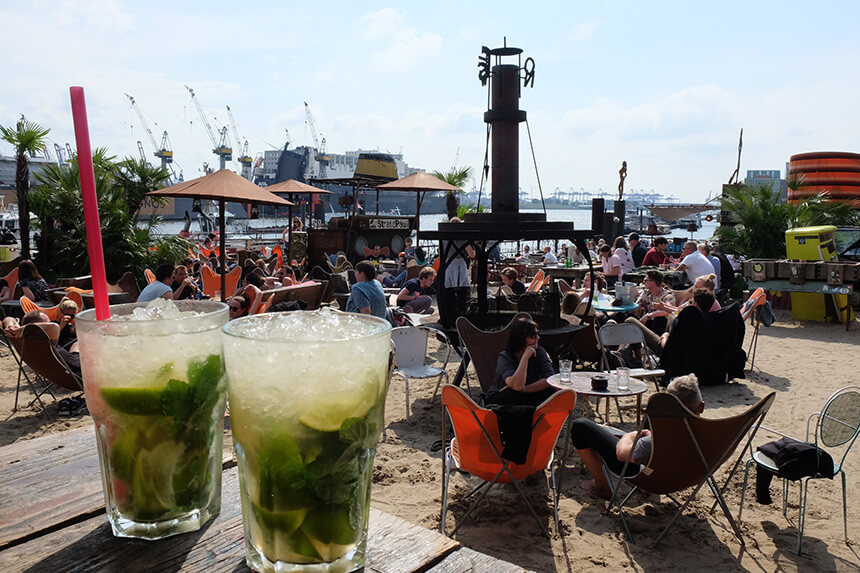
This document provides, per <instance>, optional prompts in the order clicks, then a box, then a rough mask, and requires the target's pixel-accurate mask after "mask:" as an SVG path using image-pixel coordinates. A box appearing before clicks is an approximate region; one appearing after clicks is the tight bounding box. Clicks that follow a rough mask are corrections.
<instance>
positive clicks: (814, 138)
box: [0, 0, 860, 202]
mask: <svg viewBox="0 0 860 573" xmlns="http://www.w3.org/2000/svg"><path fill="white" fill-rule="evenodd" d="M203 6H205V9H203V8H202V7H203ZM858 16H860V3H858V2H848V1H846V2H820V3H814V4H810V3H808V2H793V1H792V2H786V1H782V2H770V1H758V2H735V1H725V2H719V3H716V2H715V3H700V2H621V1H600V0H595V1H592V2H543V3H540V2H539V3H535V4H530V3H521V2H494V3H486V2H481V3H478V2H474V3H467V2H449V1H437V2H432V3H431V2H421V3H418V2H414V3H413V2H399V3H392V4H386V3H375V2H338V1H330V2H325V3H312V2H302V3H297V2H267V1H258V2H255V3H251V4H244V3H237V2H220V1H210V2H207V3H205V5H204V4H201V3H191V2H161V1H157V0H155V1H150V2H123V1H119V0H98V1H93V0H75V1H72V0H52V1H51V2H47V1H41V0H36V1H32V2H13V1H10V0H0V22H2V23H3V26H2V28H3V31H2V35H0V54H2V57H0V125H7V126H11V125H14V123H15V122H16V121H17V119H18V118H19V117H20V115H21V114H24V115H25V116H26V117H27V119H29V120H32V121H35V122H38V123H40V124H42V125H43V126H45V127H48V128H50V129H51V133H50V135H49V139H50V145H49V147H50V148H51V151H52V152H53V143H58V144H60V145H61V146H65V144H66V142H69V143H71V144H72V147H73V148H74V132H73V127H72V116H71V107H70V103H69V92H68V88H69V86H72V85H81V86H84V88H85V91H86V98H87V106H88V114H89V122H90V135H91V143H92V146H93V147H107V148H108V149H109V151H110V152H111V153H112V154H114V155H116V156H118V157H122V156H127V155H133V156H135V157H137V156H138V151H137V141H138V140H141V141H142V142H143V145H144V149H145V150H146V152H147V154H149V155H150V157H151V153H152V151H153V149H152V146H151V144H150V143H149V140H148V139H147V137H146V135H145V133H144V131H143V129H142V128H141V125H140V121H139V120H138V117H137V116H136V115H135V112H134V110H133V109H132V107H131V106H130V104H129V101H128V99H127V98H126V96H125V95H124V94H125V93H128V94H131V95H133V96H134V97H135V99H136V101H137V104H138V105H139V107H140V109H141V111H142V112H143V113H144V115H145V117H146V119H147V121H148V122H149V123H150V126H151V127H152V130H153V132H154V134H155V136H156V138H157V139H158V141H159V142H160V139H161V132H162V131H163V130H167V131H168V133H169V137H170V140H171V143H172V146H173V150H174V154H175V161H176V163H177V164H178V165H180V166H181V168H182V169H183V172H184V176H185V178H186V179H189V178H193V177H197V176H199V175H201V174H202V173H201V169H202V166H203V163H204V162H208V163H209V164H210V165H217V158H216V157H215V156H214V155H213V154H212V153H211V148H212V145H211V142H210V141H209V137H208V136H207V135H206V132H205V130H204V128H203V125H202V122H201V121H200V118H199V116H198V114H197V111H196V109H195V107H194V104H193V102H192V100H191V98H190V96H189V94H188V91H187V90H186V89H185V87H184V86H185V85H188V86H190V87H192V88H193V89H194V91H195V93H196V94H197V97H198V100H199V101H200V103H201V104H202V105H203V106H204V108H205V109H206V112H207V114H208V117H209V121H210V123H211V124H212V126H213V128H216V129H217V128H219V127H220V126H222V125H226V124H228V123H229V119H228V117H227V112H226V108H225V106H227V105H229V106H230V107H231V109H232V110H233V113H234V116H235V119H236V126H237V128H238V131H239V133H240V136H241V137H242V138H243V139H244V138H247V140H248V141H249V143H250V151H251V153H250V154H251V155H252V156H256V155H257V154H258V153H261V152H262V151H264V150H266V149H273V148H281V147H282V146H283V144H284V142H285V139H286V131H285V130H288V131H289V138H290V141H291V146H298V145H312V144H313V141H312V138H311V133H310V131H309V129H308V128H307V125H306V121H305V109H304V103H303V102H308V104H309V105H310V108H311V111H312V114H313V118H314V122H315V124H316V128H317V131H318V132H319V133H320V134H321V136H323V137H325V138H326V141H327V147H328V151H329V152H334V153H342V152H344V151H347V150H354V149H358V148H362V149H378V150H379V151H388V152H395V153H396V152H402V153H403V155H404V159H405V161H407V162H408V163H409V164H410V166H413V167H419V168H423V169H426V170H428V171H433V170H440V171H445V170H447V169H449V168H451V167H452V166H454V165H455V164H456V165H457V166H471V167H472V168H473V169H474V170H475V173H476V174H479V173H480V167H481V165H482V163H483V157H484V145H485V129H486V126H485V124H484V123H483V112H484V111H485V109H486V106H487V91H486V88H484V87H482V86H481V84H480V82H479V80H478V78H477V61H478V56H479V55H480V52H481V46H482V45H486V46H489V47H490V48H494V47H498V46H501V45H502V44H503V41H504V38H505V37H507V42H508V45H511V46H516V47H519V48H522V49H523V50H524V53H523V56H524V57H531V58H533V59H534V60H535V81H534V87H533V88H525V89H523V90H522V98H521V100H520V108H521V109H524V110H526V111H527V113H528V120H529V121H528V124H529V129H530V131H531V135H532V141H533V145H534V151H535V156H536V163H537V168H538V174H539V177H540V183H541V185H542V188H543V193H544V195H545V196H549V195H551V194H552V193H553V191H554V190H555V189H556V188H559V189H561V190H563V191H566V190H569V189H573V190H576V191H578V190H580V189H584V190H586V191H589V192H597V191H598V190H599V189H603V190H605V191H607V192H614V190H615V189H616V188H617V185H618V169H619V168H620V166H621V162H622V161H627V164H628V176H627V180H626V184H625V187H626V189H628V190H630V189H633V190H640V189H643V190H646V191H651V190H653V191H656V192H659V193H662V194H664V195H668V196H673V197H676V198H678V199H680V200H682V201H690V202H698V201H703V200H705V199H706V198H707V197H708V195H709V194H715V193H717V192H718V191H719V190H720V186H721V185H722V184H723V183H726V182H727V181H728V179H729V177H730V176H731V174H732V172H733V171H734V169H735V164H736V161H737V144H738V133H739V131H740V129H741V128H743V130H744V147H743V156H742V160H741V175H742V176H743V175H745V173H746V170H747V169H778V170H781V171H783V176H784V170H785V164H786V162H787V161H788V159H789V157H790V156H791V155H792V154H795V153H803V152H809V151H855V152H858V151H860V141H858V134H860V114H858V113H857V108H856V106H857V102H860V74H858V73H857V70H858V61H860V34H857V32H856V22H857V21H858ZM230 136H231V139H232V131H231V133H230ZM234 147H235V144H234ZM11 153H12V149H11V147H10V146H9V145H8V144H6V143H5V142H0V154H3V155H10V154H11ZM237 156H238V153H234V158H235V157H237ZM152 161H153V162H155V161H156V159H155V158H154V157H152ZM534 163H535V162H534V161H533V160H532V156H531V152H530V150H529V145H528V137H527V133H526V128H525V126H524V125H523V126H521V128H520V186H521V188H522V190H524V191H526V192H528V193H530V194H531V195H532V196H535V197H536V196H537V195H538V183H537V177H536V174H535V168H534ZM228 167H230V168H232V169H234V170H238V169H239V166H238V162H236V161H233V162H231V163H228ZM472 184H474V185H477V184H478V180H477V178H476V179H475V180H474V181H473V182H472ZM470 187H471V185H470Z"/></svg>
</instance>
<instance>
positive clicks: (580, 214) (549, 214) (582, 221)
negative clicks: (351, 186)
mask: <svg viewBox="0 0 860 573" xmlns="http://www.w3.org/2000/svg"><path fill="white" fill-rule="evenodd" d="M522 212H523V213H540V212H541V210H540V209H522ZM331 216H332V215H331V214H327V216H326V220H328V218H330V217H331ZM546 218H547V221H567V222H573V227H574V229H589V228H590V227H591V210H590V209H548V210H547V211H546ZM446 219H447V217H446V215H445V214H444V213H429V214H422V215H421V221H420V228H421V229H425V230H430V229H433V230H435V229H436V225H437V224H438V223H440V222H442V221H445V220H446ZM287 223H288V221H287V219H286V218H282V219H250V220H248V219H239V220H235V221H234V222H233V223H231V224H230V225H228V237H236V238H238V237H239V236H247V237H248V238H254V239H258V240H261V241H264V242H271V241H280V239H281V233H280V232H278V233H274V234H273V233H265V234H259V233H255V232H254V229H255V228H279V227H280V228H284V229H285V228H286V226H287ZM646 224H647V221H646ZM183 226H184V221H182V220H174V221H162V222H161V223H160V224H159V225H158V227H157V230H156V233H157V234H159V235H176V234H178V233H179V231H181V230H182V228H183ZM246 226H247V229H246V228H245V227H246ZM716 228H717V222H716V221H711V222H706V221H704V220H703V221H702V224H701V226H699V229H698V230H697V231H696V232H694V233H692V238H693V239H699V240H705V239H710V238H711V237H712V236H713V234H714V230H715V229H716ZM199 230H200V229H199V227H198V225H197V221H196V220H194V221H193V222H192V223H191V229H190V231H191V233H192V234H196V233H198V232H199ZM665 236H666V237H683V238H687V239H689V238H690V237H691V234H690V232H689V231H687V230H686V228H681V229H672V230H671V231H670V232H669V233H668V234H667V235H665ZM646 239H647V237H646ZM523 244H525V243H523Z"/></svg>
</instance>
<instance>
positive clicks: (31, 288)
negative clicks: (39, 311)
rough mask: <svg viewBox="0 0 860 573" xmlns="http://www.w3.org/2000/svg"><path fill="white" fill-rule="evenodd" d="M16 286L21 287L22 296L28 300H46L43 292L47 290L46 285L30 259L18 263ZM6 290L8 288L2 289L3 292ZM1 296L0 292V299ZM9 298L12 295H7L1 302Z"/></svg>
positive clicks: (46, 296) (0, 292)
mask: <svg viewBox="0 0 860 573" xmlns="http://www.w3.org/2000/svg"><path fill="white" fill-rule="evenodd" d="M18 284H20V285H21V289H22V290H23V292H24V296H26V297H27V298H29V299H30V300H33V301H36V300H45V299H47V298H48V294H47V293H46V292H45V291H46V290H47V289H48V283H46V282H45V279H43V278H42V275H40V274H39V271H38V270H37V269H36V265H35V263H33V261H31V260H30V259H24V260H23V261H21V262H20V263H18ZM8 290H9V288H8V287H6V288H4V289H3V291H8ZM3 294H4V293H3V292H2V291H0V299H3ZM11 296H12V293H8V294H7V295H6V298H5V299H3V300H7V299H8V298H10V297H11Z"/></svg>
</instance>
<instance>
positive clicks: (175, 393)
mask: <svg viewBox="0 0 860 573" xmlns="http://www.w3.org/2000/svg"><path fill="white" fill-rule="evenodd" d="M191 408H192V403H191V387H190V386H189V385H188V383H187V382H183V381H182V380H175V379H174V380H170V381H169V382H168V383H167V386H165V388H164V392H162V394H161V411H162V413H163V414H164V415H165V416H170V417H171V418H173V438H174V439H175V438H176V437H178V436H179V433H180V432H181V431H182V428H183V427H184V426H185V422H186V421H187V420H188V416H190V415H191Z"/></svg>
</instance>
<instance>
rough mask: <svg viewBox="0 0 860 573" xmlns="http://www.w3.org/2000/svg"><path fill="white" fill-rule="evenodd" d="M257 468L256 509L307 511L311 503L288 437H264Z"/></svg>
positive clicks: (298, 458)
mask: <svg viewBox="0 0 860 573" xmlns="http://www.w3.org/2000/svg"><path fill="white" fill-rule="evenodd" d="M259 464H260V507H262V508H263V509H266V510H269V511H273V510H278V511H283V510H287V509H299V508H302V507H307V506H308V505H309V504H310V503H311V501H312V500H311V499H310V495H309V492H308V488H307V485H306V481H305V464H304V462H302V456H301V454H300V453H299V448H298V446H297V445H296V442H295V441H294V440H293V438H292V437H290V436H288V435H286V434H280V435H268V436H264V438H263V440H262V443H261V445H260V457H259Z"/></svg>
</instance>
